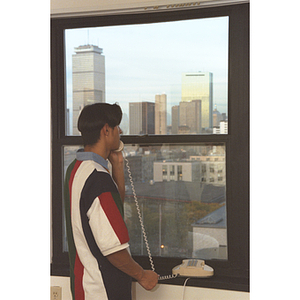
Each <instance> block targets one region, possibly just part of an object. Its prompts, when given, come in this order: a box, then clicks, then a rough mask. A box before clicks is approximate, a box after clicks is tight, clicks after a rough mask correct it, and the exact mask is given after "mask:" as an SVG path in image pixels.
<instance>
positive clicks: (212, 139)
mask: <svg viewBox="0 0 300 300" xmlns="http://www.w3.org/2000/svg"><path fill="white" fill-rule="evenodd" d="M120 139H121V140H122V141H123V142H124V144H125V145H126V144H134V145H136V144H138V145H141V146H147V145H148V144H149V145H151V146H157V145H161V144H198V143H201V144H214V145H221V144H224V143H226V142H228V140H229V139H230V137H229V136H228V135H227V134H224V135H221V134H220V135H216V134H214V135H123V136H121V137H120ZM53 144H59V145H61V146H71V145H82V144H83V141H82V137H81V136H65V137H63V138H60V139H55V140H53Z"/></svg>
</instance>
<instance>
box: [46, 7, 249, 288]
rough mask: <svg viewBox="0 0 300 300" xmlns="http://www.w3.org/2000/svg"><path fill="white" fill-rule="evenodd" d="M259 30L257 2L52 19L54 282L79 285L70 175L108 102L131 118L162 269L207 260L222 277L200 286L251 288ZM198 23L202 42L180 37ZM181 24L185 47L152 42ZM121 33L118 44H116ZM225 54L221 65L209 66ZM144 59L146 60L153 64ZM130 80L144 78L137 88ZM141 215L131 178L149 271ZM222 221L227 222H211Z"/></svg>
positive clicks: (136, 249)
mask: <svg viewBox="0 0 300 300" xmlns="http://www.w3.org/2000/svg"><path fill="white" fill-rule="evenodd" d="M248 22H249V16H248V4H242V5H230V6H227V7H226V6H224V7H214V8H205V9H204V8H203V9H187V10H179V11H176V10H170V11H168V10H167V11H163V12H153V13H141V14H135V15H129V14H128V15H126V14H124V15H110V16H109V17H108V16H98V17H83V18H66V19H53V20H52V30H51V34H52V53H51V54H52V56H51V60H52V67H51V73H52V78H51V82H52V146H53V149H52V171H53V175H52V202H53V204H52V211H53V217H52V220H53V231H52V232H53V258H52V264H51V266H52V269H51V270H52V274H53V275H64V276H68V253H67V250H68V249H67V244H66V241H65V228H64V222H63V201H62V195H63V178H64V171H65V168H66V167H67V165H68V163H69V162H70V161H71V160H72V159H73V158H74V156H75V153H76V150H77V149H78V148H80V145H81V144H82V141H81V137H80V136H79V135H78V132H77V129H76V122H77V118H78V114H79V113H80V110H81V109H82V108H83V106H85V105H87V104H90V103H94V102H101V101H106V102H110V103H114V102H119V104H120V105H121V107H122V109H123V111H124V118H123V121H122V123H121V127H122V129H123V131H124V133H125V134H124V136H123V137H122V140H123V142H124V143H125V153H126V158H127V159H128V161H129V165H130V168H131V170H132V174H133V180H134V182H135V184H136V190H137V191H138V193H137V194H138V197H139V202H140V205H141V208H142V209H141V210H142V212H143V218H144V223H145V227H146V229H147V228H149V229H148V230H147V233H148V239H149V242H150V248H151V250H152V255H153V256H154V264H155V267H156V270H157V272H158V273H159V274H162V275H163V274H168V273H170V272H171V269H172V267H174V266H175V265H177V264H180V263H181V260H182V259H183V258H187V257H197V258H204V259H205V260H206V261H207V264H209V265H211V266H212V267H213V268H214V269H215V276H214V277H213V278H212V279H209V280H206V279H203V280H201V281H199V280H196V279H192V280H191V281H190V283H189V284H192V285H195V286H207V287H212V288H226V289H236V290H245V291H246V290H248V289H249V284H248V275H249V274H248V271H249V257H248V253H249V252H248V250H249V240H248V237H249V234H248V229H249V228H248V218H249V212H248V205H249V204H248V200H249V184H248V176H249V174H248V173H249V165H248V163H249V161H248V160H249V157H248V156H249V154H248V151H249V145H248V143H249V134H248V131H249V129H248V120H249V117H248V115H249V112H248V106H249V103H248V102H249V91H248V85H249V82H248V80H249V79H248V75H249V74H248V72H249V71H248V50H249V49H248V48H249V46H248V39H249V33H248ZM187 24H193V26H192V27H195V26H196V28H197V29H198V31H197V30H196V31H195V32H196V33H193V31H191V32H190V35H189V39H190V40H193V43H192V44H188V42H185V41H184V40H182V39H178V36H179V35H180V34H181V33H180V29H185V28H186V27H185V26H187ZM214 24H218V26H217V28H218V29H216V31H214V30H215V29H214ZM173 25H174V26H178V27H176V29H175V27H174V31H176V35H175V36H177V40H176V43H175V40H172V42H167V38H166V36H165V39H162V38H161V37H160V36H159V35H158V36H157V37H156V38H157V44H158V45H156V44H155V42H154V41H152V39H150V37H151V36H153V35H154V33H153V31H152V30H153V28H156V32H158V29H157V28H164V27H166V28H167V29H168V30H166V31H164V30H163V29H162V30H159V32H160V33H164V32H165V33H164V34H166V35H170V36H172V34H171V31H170V27H169V26H173ZM129 29H130V30H133V31H131V32H134V31H138V32H139V35H141V31H143V32H144V35H146V36H147V34H148V36H149V38H148V39H146V40H145V42H144V40H143V42H142V43H141V44H144V45H143V46H144V49H143V50H141V48H139V46H140V45H139V43H138V42H137V35H135V34H134V33H132V35H128V33H127V36H126V35H125V33H124V32H126V31H128V30H129ZM99 30H100V31H99ZM211 30H212V31H211ZM118 31H119V32H120V33H118ZM99 32H101V35H99ZM154 32H155V31H154ZM186 32H189V31H188V30H187V29H186V30H185V31H184V34H183V36H185V35H188V34H185V33H186ZM117 34H119V35H117ZM209 35H211V36H213V37H214V39H213V40H214V41H215V44H213V45H211V44H210V42H211V41H209V38H208V36H209ZM97 36H98V38H97ZM100 36H101V38H100ZM112 36H117V37H118V38H117V40H116V41H114V43H112V41H113V39H112V38H111V37H112ZM180 36H181V35H180ZM78 37H80V38H79V39H78ZM106 37H108V38H107V42H105V45H102V41H103V43H104V40H105V38H106ZM102 38H103V39H102ZM98 39H99V41H98ZM100 39H102V41H100ZM147 40H148V42H149V44H147V43H146V42H147ZM163 41H165V42H166V44H163ZM221 41H223V42H224V44H222V46H220V45H221ZM131 44H134V45H136V47H130V45H131ZM203 44H205V45H203ZM199 45H200V46H201V47H200V46H199ZM218 46H219V47H218ZM172 47H173V48H174V49H173V48H172ZM199 47H200V48H199ZM116 48H117V50H118V51H115V49H116ZM126 48H130V49H129V50H130V51H127V50H128V49H126ZM215 48H219V49H218V51H219V52H215V54H216V53H218V54H216V58H215V59H214V58H211V59H208V60H202V56H204V55H207V56H208V55H210V54H211V53H212V52H214V49H215ZM121 50H122V51H121ZM171 50H172V51H171ZM173 50H174V52H173ZM201 51H203V52H201ZM118 52H122V54H124V55H125V58H124V57H122V56H120V55H119V54H120V53H118ZM160 52H163V53H164V56H162V57H161V56H160V54H161V53H160ZM137 53H143V55H144V56H143V58H142V59H141V60H139V57H138V55H137ZM205 53H206V54H205ZM130 55H133V56H130ZM168 55H169V56H168ZM190 57H192V60H193V63H192V64H190V62H189V58H190ZM155 58H156V59H157V61H155ZM135 59H136V61H135ZM143 59H144V62H143ZM219 59H220V60H219ZM145 60H151V62H152V64H151V65H150V66H148V65H146V62H145ZM214 60H216V61H217V64H216V65H213V64H210V62H212V61H213V62H214ZM154 62H155V63H154ZM128 63H129V64H130V68H129V65H128ZM169 63H170V64H169ZM182 63H186V65H185V67H182ZM162 65H163V66H165V67H162V68H160V67H161V66H162ZM174 65H176V66H174ZM179 65H181V66H180V68H181V69H179V71H177V70H176V68H175V67H179ZM63 66H65V68H64V67H63ZM95 66H97V68H99V69H97V68H95ZM163 69H166V71H168V72H169V73H164V72H163V71H164V70H163ZM83 74H84V76H82V75H83ZM148 75H151V76H152V77H151V76H150V77H148ZM175 75H176V76H177V77H176V76H175ZM173 76H175V77H176V78H175V77H173ZM126 77H131V78H134V80H133V81H131V82H129V81H128V82H127V81H126V82H125V81H124V78H126ZM145 87H147V89H146V88H145ZM125 92H126V93H125ZM201 93H202V94H201ZM120 95H123V97H122V96H120ZM215 128H217V130H215ZM212 170H213V171H212ZM125 172H126V169H125ZM134 211H135V207H134V204H133V202H132V193H131V189H130V184H129V182H128V181H127V182H126V205H125V212H126V213H125V215H126V221H127V225H128V229H129V231H130V235H131V237H130V238H131V244H132V245H131V251H132V254H133V255H134V258H135V259H136V260H137V261H138V262H139V263H140V264H141V265H143V266H144V267H145V268H149V261H148V258H147V255H146V251H145V249H144V245H143V243H142V241H141V232H140V230H139V224H138V222H137V219H136V216H135V214H134ZM214 215H217V216H218V218H217V219H218V222H215V224H212V223H211V221H209V222H207V220H208V219H209V220H214V219H216V218H215V217H214ZM220 216H221V217H220ZM221 219H222V220H221ZM220 220H221V221H220ZM208 223H209V224H208ZM182 280H183V279H182V278H176V279H172V280H168V281H167V282H161V283H168V284H182Z"/></svg>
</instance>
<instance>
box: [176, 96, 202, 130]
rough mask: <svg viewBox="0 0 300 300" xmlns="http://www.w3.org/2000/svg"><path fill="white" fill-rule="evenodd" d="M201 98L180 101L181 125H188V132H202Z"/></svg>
mask: <svg viewBox="0 0 300 300" xmlns="http://www.w3.org/2000/svg"><path fill="white" fill-rule="evenodd" d="M201 102H202V101H201V100H192V101H187V102H183V101H181V102H180V103H179V125H180V126H187V127H188V128H189V130H188V133H202V126H201V122H202V118H201Z"/></svg>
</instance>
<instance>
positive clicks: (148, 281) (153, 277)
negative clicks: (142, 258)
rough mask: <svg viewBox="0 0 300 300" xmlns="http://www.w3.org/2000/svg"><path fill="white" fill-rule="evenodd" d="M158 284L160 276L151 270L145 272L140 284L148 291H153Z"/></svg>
mask: <svg viewBox="0 0 300 300" xmlns="http://www.w3.org/2000/svg"><path fill="white" fill-rule="evenodd" d="M157 282H158V275H157V274H156V273H155V272H153V271H150V270H144V271H143V273H142V277H141V278H140V279H139V280H138V283H139V284H140V285H141V286H142V287H143V288H144V289H145V290H147V291H150V290H152V289H153V288H154V287H155V286H156V285H157Z"/></svg>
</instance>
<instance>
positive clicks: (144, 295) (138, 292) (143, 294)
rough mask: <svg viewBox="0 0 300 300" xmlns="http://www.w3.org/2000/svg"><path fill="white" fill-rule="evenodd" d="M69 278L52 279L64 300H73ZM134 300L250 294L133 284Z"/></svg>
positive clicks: (220, 299) (239, 298)
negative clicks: (145, 287)
mask: <svg viewBox="0 0 300 300" xmlns="http://www.w3.org/2000/svg"><path fill="white" fill-rule="evenodd" d="M69 282H70V278H69V277H56V276H52V277H51V286H61V287H62V300H72V296H71V292H70V284H69ZM183 292H184V298H182V296H183ZM132 294H133V298H132V300H157V299H159V300H182V299H184V300H202V299H203V300H224V299H226V300H249V299H250V294H249V293H246V292H236V291H227V290H216V289H207V288H195V287H189V286H187V287H185V288H183V286H176V285H167V284H163V285H160V284H159V285H158V286H157V287H155V288H154V290H153V291H150V292H148V291H146V290H144V289H143V288H142V287H141V286H140V285H139V284H137V283H133V288H132Z"/></svg>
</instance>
